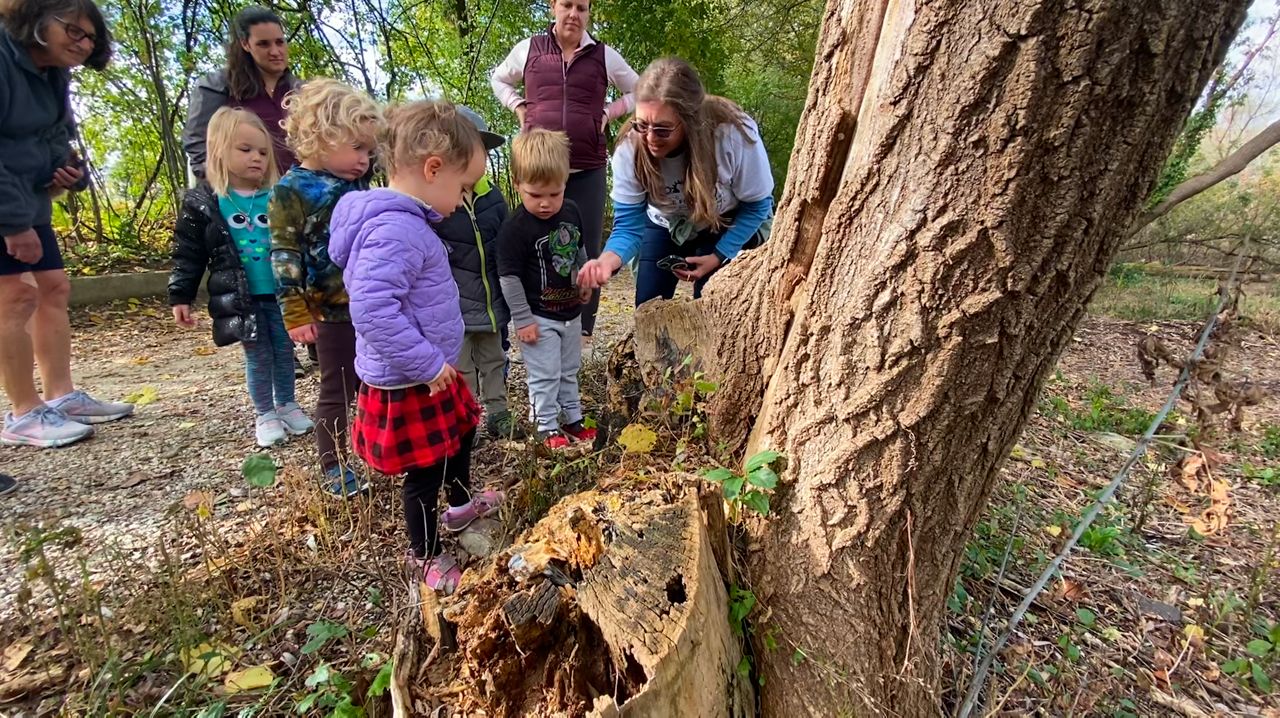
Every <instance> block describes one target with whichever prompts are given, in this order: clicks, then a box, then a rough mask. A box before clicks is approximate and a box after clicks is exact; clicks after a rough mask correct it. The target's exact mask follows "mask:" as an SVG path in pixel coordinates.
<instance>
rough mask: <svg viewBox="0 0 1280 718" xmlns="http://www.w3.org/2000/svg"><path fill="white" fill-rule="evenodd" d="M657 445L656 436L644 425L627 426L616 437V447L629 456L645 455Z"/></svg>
mask: <svg viewBox="0 0 1280 718" xmlns="http://www.w3.org/2000/svg"><path fill="white" fill-rule="evenodd" d="M656 443H658V435H657V434H655V433H654V432H653V429H650V428H649V427H647V426H645V425H644V424H629V425H627V428H625V429H623V430H622V433H621V434H619V435H618V445H619V446H621V447H622V449H623V450H624V451H626V452H628V453H631V454H647V453H649V452H650V451H653V446H654V444H656Z"/></svg>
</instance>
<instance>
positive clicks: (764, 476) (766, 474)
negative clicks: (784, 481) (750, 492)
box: [747, 466, 778, 489]
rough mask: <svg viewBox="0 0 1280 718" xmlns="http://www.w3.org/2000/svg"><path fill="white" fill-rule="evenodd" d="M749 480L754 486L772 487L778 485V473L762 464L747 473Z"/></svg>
mask: <svg viewBox="0 0 1280 718" xmlns="http://www.w3.org/2000/svg"><path fill="white" fill-rule="evenodd" d="M747 481H750V482H751V485H752V486H759V487H760V488H762V489H772V488H774V487H776V486H777V485H778V475H777V474H776V473H774V471H773V469H771V468H769V467H768V466H761V467H760V468H758V469H756V470H755V471H752V472H751V473H750V474H747Z"/></svg>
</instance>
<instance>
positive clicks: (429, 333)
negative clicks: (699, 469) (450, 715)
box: [329, 101, 504, 594]
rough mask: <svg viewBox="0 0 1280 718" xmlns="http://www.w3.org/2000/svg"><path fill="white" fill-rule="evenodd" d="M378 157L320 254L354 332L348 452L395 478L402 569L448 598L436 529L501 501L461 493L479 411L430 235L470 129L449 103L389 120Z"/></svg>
mask: <svg viewBox="0 0 1280 718" xmlns="http://www.w3.org/2000/svg"><path fill="white" fill-rule="evenodd" d="M385 118H386V126H385V130H384V133H383V135H384V136H383V138H382V142H381V145H382V147H381V149H380V152H379V154H380V156H381V158H382V161H383V163H384V164H385V165H386V168H387V176H388V187H387V188H386V189H376V190H370V191H368V192H355V193H351V194H347V195H345V196H344V197H343V198H342V199H341V200H339V201H338V205H337V207H336V208H335V209H334V212H333V220H332V223H331V227H330V237H329V255H330V257H331V258H332V259H333V261H334V262H335V263H336V264H337V265H338V266H340V267H342V279H343V283H344V284H345V285H346V288H347V294H348V296H349V297H350V307H351V322H352V324H353V325H354V327H355V333H356V374H357V375H359V377H360V380H361V381H362V382H363V383H362V385H361V387H360V392H359V394H358V396H357V398H356V420H355V424H354V426H353V427H352V431H351V440H352V444H353V447H354V449H355V452H356V454H358V455H359V456H360V457H361V458H362V459H364V460H365V461H366V462H367V463H368V464H369V465H370V466H371V467H373V468H374V469H375V470H377V471H380V472H382V473H384V474H392V475H394V474H405V479H404V515H405V523H406V525H407V528H408V531H409V556H408V559H409V561H410V562H411V563H412V564H413V565H414V567H415V569H416V570H420V571H421V572H422V576H423V581H424V582H425V583H426V584H427V585H428V586H430V587H431V588H433V589H435V590H437V591H440V592H442V593H446V594H447V593H452V592H453V590H454V589H455V588H456V587H457V585H458V581H459V579H461V577H462V573H461V570H460V569H459V567H458V565H457V562H456V561H455V560H454V559H453V557H452V556H449V555H447V554H445V553H444V552H443V549H442V548H441V546H440V541H439V532H438V529H437V526H436V520H437V502H438V501H439V498H438V497H439V493H440V487H441V486H442V485H443V486H445V487H446V489H447V494H448V499H449V509H448V510H447V511H445V512H444V515H443V516H442V517H440V520H441V521H442V523H443V524H444V527H445V529H446V530H448V531H461V530H462V529H464V528H466V527H467V526H468V525H469V524H471V522H473V521H475V520H476V519H478V518H481V517H484V516H488V515H490V514H492V513H494V512H495V511H497V509H498V506H499V504H501V503H502V500H503V498H504V497H503V495H502V492H500V491H485V492H482V493H479V494H473V493H472V491H471V447H472V443H473V441H474V439H475V434H476V425H477V424H478V423H479V419H480V407H479V405H478V404H477V403H476V400H475V398H474V397H473V396H472V395H471V391H470V389H468V388H467V384H466V382H464V381H460V378H459V376H458V374H457V371H456V370H455V369H454V365H455V364H457V362H458V354H459V352H460V350H461V347H462V335H463V322H462V313H461V310H460V309H459V304H458V287H457V285H456V284H455V283H454V281H453V273H452V271H451V270H450V267H449V257H448V252H447V250H446V249H445V246H444V243H443V242H442V241H441V239H440V237H439V236H438V235H437V234H436V233H435V231H434V230H433V229H432V228H431V223H432V222H438V221H440V219H442V217H443V216H447V215H448V214H450V213H452V212H453V210H454V209H455V208H457V206H458V205H459V204H461V202H462V196H463V192H464V190H466V189H469V188H470V187H471V186H472V185H474V184H475V183H476V182H477V181H479V179H480V178H481V176H483V174H484V170H485V153H484V146H483V145H482V144H481V139H480V134H479V132H478V131H477V130H476V127H475V125H474V124H472V123H471V122H470V121H469V120H468V119H466V118H465V117H463V116H462V115H460V114H459V113H458V112H457V110H456V109H455V108H454V106H453V105H452V104H450V103H447V102H429V101H424V102H413V103H410V104H406V105H402V106H399V107H395V108H391V109H389V110H387V112H386V114H385Z"/></svg>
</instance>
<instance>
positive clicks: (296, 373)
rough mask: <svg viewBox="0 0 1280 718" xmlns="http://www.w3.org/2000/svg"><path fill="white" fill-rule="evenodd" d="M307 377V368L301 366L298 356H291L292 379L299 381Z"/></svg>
mask: <svg viewBox="0 0 1280 718" xmlns="http://www.w3.org/2000/svg"><path fill="white" fill-rule="evenodd" d="M306 375H307V368H306V367H304V366H302V360H300V359H298V355H297V354H294V355H293V378H294V379H301V378H302V377H304V376H306Z"/></svg>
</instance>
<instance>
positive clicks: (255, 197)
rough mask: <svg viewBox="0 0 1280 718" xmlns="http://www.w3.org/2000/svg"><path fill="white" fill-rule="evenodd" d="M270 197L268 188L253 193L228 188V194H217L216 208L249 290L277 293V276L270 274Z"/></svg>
mask: <svg viewBox="0 0 1280 718" xmlns="http://www.w3.org/2000/svg"><path fill="white" fill-rule="evenodd" d="M270 200H271V190H267V189H264V190H258V191H257V192H255V193H253V194H243V193H241V192H238V191H236V190H231V194H230V195H218V209H219V210H220V211H221V212H222V218H223V219H225V220H226V221H227V227H229V228H230V229H231V239H232V240H233V241H234V242H235V243H236V249H238V250H239V251H240V262H241V264H243V265H244V274H245V277H247V278H248V280H249V293H250V294H255V295H262V294H270V295H272V296H274V295H275V293H276V279H275V276H274V275H273V274H272V273H271V230H270V229H269V228H268V227H267V205H268V203H269V202H270Z"/></svg>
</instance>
